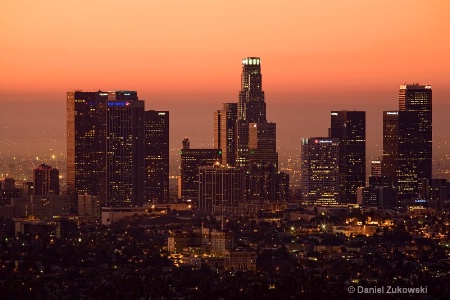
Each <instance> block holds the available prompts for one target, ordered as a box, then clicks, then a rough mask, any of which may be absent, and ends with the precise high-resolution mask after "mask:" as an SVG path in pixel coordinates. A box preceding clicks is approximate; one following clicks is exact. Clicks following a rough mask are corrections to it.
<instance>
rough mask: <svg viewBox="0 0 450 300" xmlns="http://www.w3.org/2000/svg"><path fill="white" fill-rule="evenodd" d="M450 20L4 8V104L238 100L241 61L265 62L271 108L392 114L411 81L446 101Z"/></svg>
mask: <svg viewBox="0 0 450 300" xmlns="http://www.w3.org/2000/svg"><path fill="white" fill-rule="evenodd" d="M449 11H450V1H446V0H442V1H430V0H427V1H414V0H408V1H400V0H399V1H392V0H389V1H384V0H376V1H375V0H373V1H369V0H368V1H361V0H345V1H342V0H339V1H329V0H328V1H325V0H322V1H300V0H295V1H283V0H278V1H274V0H266V1H265V0H259V1H254V0H245V1H242V0H240V1H239V0H228V1H216V0H203V1H195V0H190V1H182V0H178V1H171V0H165V1H161V0H158V1H150V0H145V1H144V0H128V1H125V0H90V1H87V0H81V1H80V0H77V1H74V0H64V1H61V0H53V1H50V0H39V1H34V0H33V1H31V0H30V1H29V0H22V1H17V0H3V1H2V2H1V3H0V72H1V75H0V101H5V100H10V99H15V98H17V99H30V100H33V99H42V98H43V97H45V98H46V99H50V100H57V99H60V100H63V99H64V97H65V92H66V91H69V90H74V89H83V90H97V89H104V90H112V89H133V90H137V91H138V92H139V96H140V98H142V99H147V100H148V99H150V100H151V99H155V100H156V99H157V101H181V100H198V101H211V100H214V101H217V102H218V103H220V102H224V101H237V93H238V90H239V84H240V72H241V65H240V61H241V59H242V58H243V57H245V56H260V57H261V60H262V72H263V89H264V90H265V91H266V101H267V102H268V103H270V102H271V101H283V100H295V101H301V100H302V99H303V101H308V99H322V98H323V101H327V100H326V99H329V98H330V96H332V97H336V95H339V97H342V98H343V99H350V100H349V101H351V99H353V98H361V97H363V96H364V95H365V94H367V92H369V93H370V94H371V95H372V98H370V97H369V99H368V100H369V101H374V100H375V99H377V97H381V98H383V97H386V98H388V97H389V98H390V99H386V100H385V102H386V103H390V102H391V101H394V102H393V103H392V104H393V105H390V107H389V109H391V108H395V107H396V105H397V103H396V97H397V92H398V86H399V85H400V84H402V83H405V82H410V83H412V82H420V83H423V84H432V85H433V91H434V95H435V97H434V99H435V101H437V102H441V103H445V102H446V99H448V98H446V97H447V96H450V87H449V85H448V84H449V81H448V79H449V78H450V18H449V17H448V12H449ZM378 91H384V92H380V94H379V96H377V94H376V93H377V92H378ZM436 91H439V92H440V93H438V95H440V96H437V95H436ZM374 93H375V94H374ZM444 95H445V97H444ZM321 97H322V98H321ZM392 98H393V99H392ZM377 101H378V100H377ZM435 103H436V102H435Z"/></svg>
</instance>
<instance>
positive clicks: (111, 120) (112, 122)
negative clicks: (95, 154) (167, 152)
mask: <svg viewBox="0 0 450 300" xmlns="http://www.w3.org/2000/svg"><path fill="white" fill-rule="evenodd" d="M106 120H107V123H106V153H107V157H106V179H107V202H106V205H107V206H136V205H142V204H143V202H144V182H145V180H144V151H145V148H144V101H142V100H138V97H137V92H135V91H114V92H109V95H108V101H107V112H106Z"/></svg>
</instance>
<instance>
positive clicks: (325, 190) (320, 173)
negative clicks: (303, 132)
mask: <svg viewBox="0 0 450 300" xmlns="http://www.w3.org/2000/svg"><path fill="white" fill-rule="evenodd" d="M301 153H302V154H301V156H302V160H301V173H302V180H301V190H302V200H303V201H307V202H310V203H313V204H325V205H329V204H339V197H340V185H339V180H340V174H339V167H340V163H339V155H340V147H339V139H330V138H320V137H315V138H309V139H302V152H301Z"/></svg>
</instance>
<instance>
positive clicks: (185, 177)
mask: <svg viewBox="0 0 450 300" xmlns="http://www.w3.org/2000/svg"><path fill="white" fill-rule="evenodd" d="M183 144H184V141H183ZM180 152H181V197H183V198H190V199H195V200H197V198H198V174H199V167H202V166H213V165H214V164H216V163H220V161H222V151H221V150H220V149H182V150H181V151H180Z"/></svg>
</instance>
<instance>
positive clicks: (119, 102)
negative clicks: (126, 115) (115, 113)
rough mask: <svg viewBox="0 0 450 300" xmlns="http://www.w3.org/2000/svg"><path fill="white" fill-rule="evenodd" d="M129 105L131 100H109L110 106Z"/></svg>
mask: <svg viewBox="0 0 450 300" xmlns="http://www.w3.org/2000/svg"><path fill="white" fill-rule="evenodd" d="M128 105H130V102H122V101H113V102H108V106H128Z"/></svg>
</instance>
